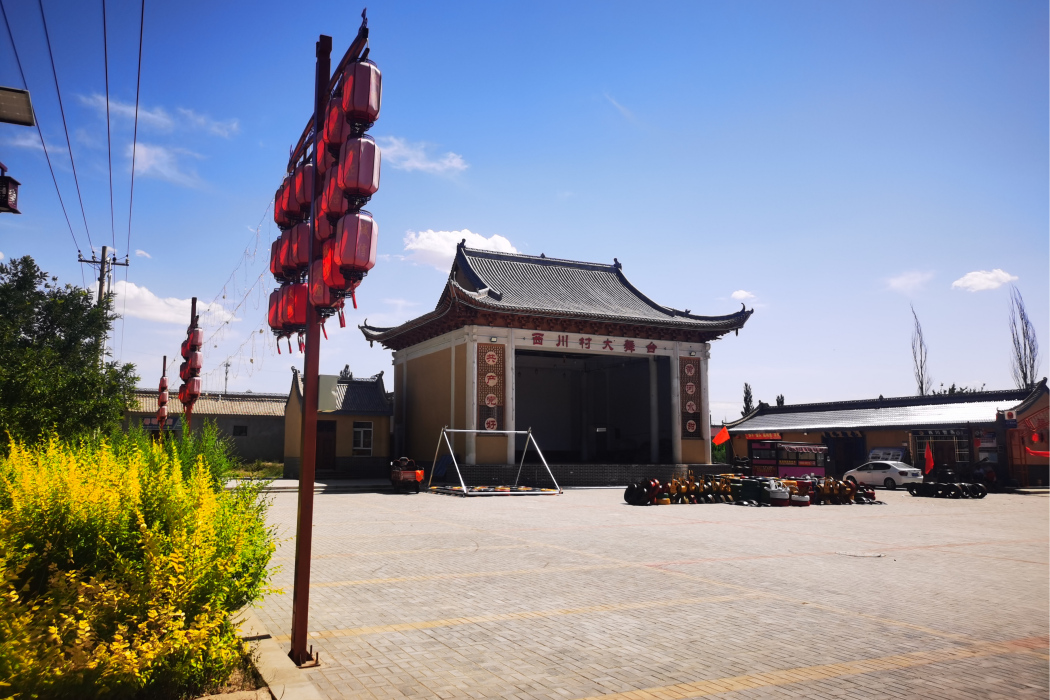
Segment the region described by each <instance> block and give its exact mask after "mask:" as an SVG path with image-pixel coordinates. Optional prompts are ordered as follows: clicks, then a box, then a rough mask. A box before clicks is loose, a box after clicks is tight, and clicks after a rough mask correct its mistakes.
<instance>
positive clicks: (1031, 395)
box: [727, 379, 1050, 485]
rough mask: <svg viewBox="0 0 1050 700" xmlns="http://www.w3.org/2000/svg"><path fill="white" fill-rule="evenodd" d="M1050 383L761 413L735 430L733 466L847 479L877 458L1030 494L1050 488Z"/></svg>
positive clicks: (738, 423) (747, 418)
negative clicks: (928, 456)
mask: <svg viewBox="0 0 1050 700" xmlns="http://www.w3.org/2000/svg"><path fill="white" fill-rule="evenodd" d="M1048 413H1050V397H1048V391H1047V380H1046V379H1043V381H1042V382H1040V383H1039V384H1037V385H1036V386H1034V387H1033V388H1031V389H1021V390H1007V391H979V392H965V393H954V394H933V395H929V396H907V397H900V398H889V399H887V398H883V397H881V396H880V397H878V398H877V399H865V400H861V401H832V402H828V403H811V404H795V405H784V406H770V405H768V404H765V403H759V405H758V408H756V409H755V410H753V411H752V412H751V413H749V414H748V415H746V416H744V417H743V418H741V419H740V420H738V421H735V422H733V423H729V424H727V428H728V430H729V434H730V437H731V438H732V439H731V441H730V443H729V445H730V450H731V454H730V455H729V457H730V458H742V457H746V458H748V459H749V460H750V463H751V467H752V470H753V471H754V473H757V474H766V475H770V476H790V475H792V474H795V473H797V472H799V471H816V472H818V473H819V472H820V470H822V469H823V470H826V472H827V473H828V474H830V475H841V474H843V473H844V472H846V471H848V470H850V469H853V468H855V467H858V466H860V465H861V464H863V463H864V462H867V461H870V460H872V459H892V460H899V461H903V462H907V463H909V464H922V463H923V459H924V457H923V456H924V455H925V453H926V446H927V445H929V446H930V450H931V452H932V453H933V458H934V462H935V464H936V465H938V466H948V467H952V468H953V469H955V470H956V471H957V472H958V473H960V474H963V475H969V474H972V472H973V470H974V469H975V468H978V467H980V468H982V469H983V468H987V467H991V468H993V469H994V470H995V471H996V473H997V475H998V478H1000V479H1007V480H1009V479H1012V480H1014V481H1016V482H1017V483H1018V484H1021V485H1037V484H1040V485H1046V484H1050V478H1048V466H1047V465H1048V459H1047V457H1046V453H1047V449H1048V448H1047V422H1048Z"/></svg>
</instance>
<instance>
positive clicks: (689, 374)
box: [678, 357, 704, 440]
mask: <svg viewBox="0 0 1050 700" xmlns="http://www.w3.org/2000/svg"><path fill="white" fill-rule="evenodd" d="M678 369H679V372H678V385H679V387H681V406H682V439H683V440H702V439H703V434H702V433H703V431H702V430H701V427H702V424H701V423H699V422H698V421H700V420H703V419H704V418H703V416H701V415H700V407H699V405H698V399H699V397H700V384H699V382H698V379H699V378H700V376H699V375H700V361H699V360H698V359H697V358H694V357H688V358H686V357H683V358H681V359H679V368H678Z"/></svg>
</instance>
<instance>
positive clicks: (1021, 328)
mask: <svg viewBox="0 0 1050 700" xmlns="http://www.w3.org/2000/svg"><path fill="white" fill-rule="evenodd" d="M911 315H912V319H913V320H914V322H915V326H914V328H913V329H912V333H911V358H912V370H913V374H914V376H915V389H916V392H917V393H918V394H919V396H926V395H928V394H954V393H958V392H963V393H965V392H971V391H980V390H981V389H983V388H984V385H982V386H981V387H980V389H978V388H976V387H973V388H971V387H965V386H962V387H956V386H955V384H952V385H951V386H950V387H948V388H947V389H945V388H944V384H941V389H940V391H937V390H934V389H933V377H932V376H931V375H930V370H929V367H928V365H927V354H928V350H927V347H926V339H925V338H924V337H923V334H922V324H921V323H919V315H918V314H917V313H915V307H914V306H912V307H911ZM1010 343H1011V350H1012V352H1011V356H1010V373H1011V375H1012V376H1013V380H1014V384H1015V385H1016V386H1017V388H1018V389H1030V388H1032V387H1033V386H1035V384H1036V382H1038V381H1039V375H1038V372H1039V341H1038V339H1037V338H1036V335H1035V326H1034V325H1033V324H1032V319H1031V317H1029V315H1028V310H1027V309H1026V308H1025V305H1024V298H1023V297H1022V296H1021V292H1020V290H1018V289H1017V287H1016V286H1011V287H1010Z"/></svg>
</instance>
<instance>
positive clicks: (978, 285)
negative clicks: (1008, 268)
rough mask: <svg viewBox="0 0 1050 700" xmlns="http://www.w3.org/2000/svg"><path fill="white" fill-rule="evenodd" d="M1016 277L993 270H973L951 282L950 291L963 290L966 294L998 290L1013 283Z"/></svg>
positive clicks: (996, 269)
mask: <svg viewBox="0 0 1050 700" xmlns="http://www.w3.org/2000/svg"><path fill="white" fill-rule="evenodd" d="M1016 279H1017V277H1016V276H1015V275H1011V274H1010V273H1009V272H1005V271H1003V270H1000V269H999V268H995V269H994V270H991V271H988V270H975V271H974V272H967V273H966V274H965V275H963V276H962V277H960V278H959V279H957V280H955V281H954V282H952V289H955V288H959V289H965V290H966V291H968V292H984V291H987V290H989V289H998V288H999V287H1002V286H1003V285H1004V284H1006V283H1007V282H1013V281H1014V280H1016Z"/></svg>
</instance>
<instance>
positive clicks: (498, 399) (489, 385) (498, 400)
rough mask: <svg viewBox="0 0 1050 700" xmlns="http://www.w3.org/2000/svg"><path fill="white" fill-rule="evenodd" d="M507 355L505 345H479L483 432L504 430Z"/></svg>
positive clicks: (480, 424)
mask: <svg viewBox="0 0 1050 700" xmlns="http://www.w3.org/2000/svg"><path fill="white" fill-rule="evenodd" d="M505 354H506V347H505V346H503V345H498V344H495V343H478V384H477V386H478V426H479V427H480V428H482V429H483V430H503V429H504V406H505V405H506V402H505V398H506V389H505V387H506V383H507V373H506V366H507V365H506V362H505Z"/></svg>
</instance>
